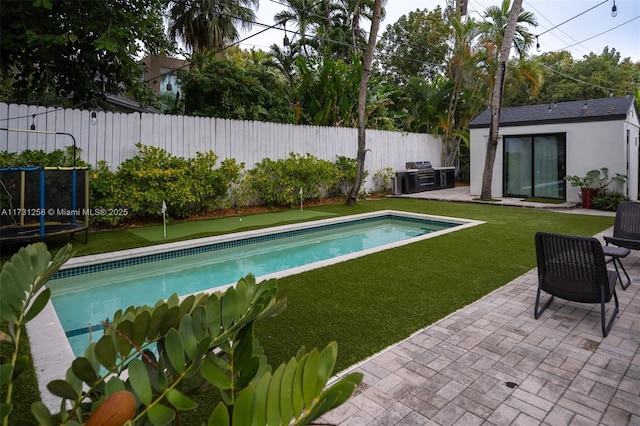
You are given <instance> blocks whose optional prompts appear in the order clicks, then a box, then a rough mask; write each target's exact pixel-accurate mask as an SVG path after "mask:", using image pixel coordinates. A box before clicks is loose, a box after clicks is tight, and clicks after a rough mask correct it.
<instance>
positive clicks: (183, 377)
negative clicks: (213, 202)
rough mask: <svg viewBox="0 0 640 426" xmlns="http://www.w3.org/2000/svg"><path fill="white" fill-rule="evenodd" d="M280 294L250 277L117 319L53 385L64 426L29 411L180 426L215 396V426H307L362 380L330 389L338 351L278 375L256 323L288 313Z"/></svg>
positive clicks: (309, 357) (302, 358) (67, 418)
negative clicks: (199, 398) (199, 397)
mask: <svg viewBox="0 0 640 426" xmlns="http://www.w3.org/2000/svg"><path fill="white" fill-rule="evenodd" d="M65 260H66V259H65ZM12 261H13V259H12ZM9 263H10V262H8V264H9ZM60 264H61V263H60ZM5 268H7V266H6V265H5ZM10 268H11V267H9V269H10ZM51 275H53V274H51ZM51 275H47V277H46V279H48V278H49V277H50V276H51ZM2 276H3V277H4V268H3V275H2ZM45 281H46V280H45ZM3 282H4V280H3ZM6 287H7V285H5V284H2V286H1V287H0V288H1V289H2V291H3V294H0V296H2V299H4V291H5V289H6ZM276 292H277V283H276V280H268V281H265V282H263V283H260V284H256V282H255V277H253V275H251V274H250V275H247V276H246V277H244V278H242V279H241V280H240V281H238V283H237V285H236V286H235V287H231V288H229V289H227V290H226V291H225V293H224V294H221V293H213V294H210V295H207V294H204V293H201V294H197V295H190V296H187V297H185V298H184V299H182V300H179V298H178V296H177V295H176V294H174V295H172V296H171V297H170V298H169V299H168V300H166V301H164V300H160V301H158V302H157V303H156V304H155V305H154V306H153V307H149V306H138V307H134V306H130V307H129V308H127V309H125V310H118V311H117V312H116V313H115V314H114V319H113V321H112V322H110V323H104V326H105V331H104V335H103V336H102V337H101V338H100V339H99V340H98V341H97V342H95V343H90V344H89V346H88V347H87V349H86V350H85V352H84V354H83V356H81V357H78V358H76V359H75V360H74V361H73V362H72V364H71V367H70V368H69V369H68V370H67V371H66V375H65V378H64V380H54V381H52V382H50V383H49V384H48V385H47V388H48V389H49V391H50V392H51V393H52V394H54V395H56V396H58V397H60V398H61V404H60V412H59V413H58V414H57V417H58V418H56V416H54V414H53V413H51V412H50V411H49V409H48V408H47V407H46V406H45V405H44V404H43V403H42V402H36V403H34V404H33V405H32V412H33V414H34V416H35V417H36V419H37V420H38V422H39V424H42V425H54V424H59V422H60V421H61V422H62V423H63V424H68V425H76V424H82V423H84V422H86V424H87V425H93V424H104V423H103V422H105V421H107V420H109V421H110V422H113V423H109V424H125V423H126V424H154V425H165V424H169V423H172V422H175V423H177V424H180V416H179V414H180V412H181V411H189V410H193V409H195V408H196V407H197V404H196V403H195V401H194V400H193V399H192V398H191V397H192V396H193V395H194V394H195V393H198V392H202V391H203V390H206V389H213V390H216V391H217V392H218V394H219V395H220V400H221V401H220V402H219V404H218V405H217V406H216V408H215V409H214V410H213V412H212V413H211V416H210V418H209V424H211V425H213V424H216V425H218V424H220V425H225V424H228V425H231V424H242V425H244V424H267V423H268V424H300V425H302V424H307V423H309V422H310V421H312V420H314V419H316V418H317V417H319V416H320V415H322V414H323V413H324V412H326V411H328V410H330V409H332V408H334V407H336V406H338V405H340V404H342V403H343V402H344V401H346V399H348V398H349V396H351V394H352V393H353V390H354V389H355V387H356V386H357V385H358V384H359V383H360V381H361V380H362V375H361V374H359V373H353V374H350V375H347V376H345V377H343V378H342V379H340V380H338V381H337V382H335V383H334V384H333V385H332V386H330V387H328V388H327V387H326V385H327V383H328V381H329V379H330V377H331V373H332V371H333V368H334V366H335V361H336V357H337V344H336V343H335V342H332V343H330V344H329V345H328V346H327V347H326V348H325V349H324V350H322V351H321V352H319V351H318V350H317V349H313V350H312V351H311V352H309V353H306V352H305V350H304V348H302V349H300V350H299V351H298V353H297V355H296V356H295V357H293V358H292V359H291V360H290V361H289V362H288V363H286V364H282V365H281V366H279V367H278V368H277V369H276V370H275V371H273V372H272V369H271V367H270V366H269V365H268V363H267V359H266V357H265V356H264V351H263V348H262V346H261V345H260V343H259V341H258V339H257V338H256V337H255V333H254V322H255V321H257V320H260V319H264V318H269V317H273V316H275V315H278V314H279V313H280V312H282V310H284V309H285V307H286V301H285V300H278V299H276ZM47 294H48V290H47ZM47 300H48V297H47ZM26 362H28V361H26ZM9 380H10V378H9ZM7 416H8V412H7ZM7 419H8V417H7Z"/></svg>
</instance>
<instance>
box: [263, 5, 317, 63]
mask: <svg viewBox="0 0 640 426" xmlns="http://www.w3.org/2000/svg"><path fill="white" fill-rule="evenodd" d="M316 3H317V2H316V1H314V0H285V1H283V2H282V4H283V5H284V6H287V7H288V9H287V10H283V11H282V12H278V13H276V14H275V16H274V17H273V19H274V20H275V21H276V22H279V23H281V24H282V25H283V26H286V24H289V23H292V24H293V25H295V27H296V28H297V33H298V34H299V35H300V45H301V47H302V50H303V51H304V54H305V56H309V53H310V52H309V50H308V47H309V46H311V47H314V46H315V43H313V42H310V40H309V36H311V37H312V39H313V34H314V33H315V26H316V22H317V16H316V13H315V9H314V6H316Z"/></svg>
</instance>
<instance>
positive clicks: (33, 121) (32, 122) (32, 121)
mask: <svg viewBox="0 0 640 426" xmlns="http://www.w3.org/2000/svg"><path fill="white" fill-rule="evenodd" d="M35 129H36V115H35V114H33V115H32V116H31V130H35Z"/></svg>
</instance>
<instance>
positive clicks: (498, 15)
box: [478, 0, 538, 58]
mask: <svg viewBox="0 0 640 426" xmlns="http://www.w3.org/2000/svg"><path fill="white" fill-rule="evenodd" d="M510 4H511V0H502V4H501V5H500V6H495V5H493V6H489V7H487V8H486V9H485V11H484V13H483V17H484V20H483V21H482V22H480V23H479V24H478V25H479V31H480V34H481V37H480V38H481V42H482V43H483V44H484V45H485V46H491V45H492V46H495V47H496V48H497V47H499V46H502V45H503V43H502V40H503V37H504V36H505V35H506V29H507V26H508V19H509V17H510V15H509V13H510V12H509V5H510ZM537 25H538V21H537V20H536V18H535V16H534V15H533V13H531V12H528V11H525V10H520V12H518V15H517V19H516V24H515V27H514V33H513V41H512V42H513V47H514V48H515V49H516V53H517V54H518V56H519V57H521V58H522V57H524V56H525V55H526V54H527V52H528V50H529V49H530V48H531V46H532V45H533V39H534V36H533V34H531V33H530V32H529V31H528V30H527V26H533V27H535V26H537ZM510 43H511V42H510ZM497 56H498V52H496V57H497Z"/></svg>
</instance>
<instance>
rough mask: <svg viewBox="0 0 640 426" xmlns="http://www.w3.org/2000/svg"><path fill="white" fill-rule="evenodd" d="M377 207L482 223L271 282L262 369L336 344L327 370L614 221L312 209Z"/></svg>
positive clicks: (500, 212) (539, 214) (203, 410)
mask: <svg viewBox="0 0 640 426" xmlns="http://www.w3.org/2000/svg"><path fill="white" fill-rule="evenodd" d="M381 209H394V210H403V211H410V212H418V213H427V214H434V215H441V216H452V217H460V218H468V219H476V220H483V221H486V223H485V224H483V225H480V226H476V227H473V228H469V229H464V230H460V231H457V232H453V233H450V234H446V235H442V236H439V237H436V238H432V239H428V240H424V241H420V242H416V243H412V244H408V245H405V246H402V247H398V248H394V249H390V250H386V251H383V252H379V253H374V254H371V255H368V256H365V257H361V258H357V259H354V260H350V261H347V262H342V263H340V264H337V265H332V266H328V267H325V268H322V269H317V270H313V271H308V272H304V273H301V274H298V275H293V276H289V277H285V278H281V279H279V288H280V291H279V297H282V298H287V299H288V307H287V309H286V310H285V311H284V312H283V313H282V314H281V315H280V316H278V317H276V318H273V319H269V320H265V321H261V322H259V323H257V324H256V332H257V337H258V338H259V339H260V342H261V343H262V344H263V345H264V346H265V354H266V355H267V357H268V360H269V363H270V365H272V366H273V367H276V366H277V365H279V364H280V363H282V362H285V361H288V360H289V358H290V357H292V356H294V355H295V353H296V352H297V350H298V349H299V348H300V347H301V346H303V345H305V346H306V347H307V349H308V350H310V349H311V348H313V347H319V348H324V347H325V346H326V345H327V343H329V342H330V341H332V340H336V341H337V342H338V347H339V348H338V360H337V364H336V370H335V372H336V373H337V372H339V371H341V370H343V369H345V368H347V367H349V366H350V365H353V364H354V363H356V362H358V361H361V360H363V359H364V358H366V357H368V356H370V355H372V354H374V353H376V352H378V351H380V350H382V349H384V348H385V347H387V346H389V345H391V344H393V343H395V342H398V341H400V340H402V339H404V338H406V337H408V336H409V335H411V334H412V333H413V332H415V331H417V330H419V329H421V328H424V327H426V326H427V325H429V324H432V323H433V322H435V321H437V320H439V319H441V318H443V317H445V316H446V315H448V314H450V313H452V312H454V311H456V310H458V309H460V308H462V307H463V306H465V305H468V304H470V303H472V302H473V301H475V300H477V299H479V298H480V297H482V296H484V295H486V294H488V293H489V292H491V291H493V290H495V289H496V288H498V287H500V286H502V285H504V284H506V283H508V282H510V281H512V280H513V279H515V278H516V277H518V276H520V275H522V274H523V273H525V272H527V271H529V270H530V269H532V268H534V267H535V262H536V260H535V247H534V234H535V232H536V231H548V232H558V233H565V234H577V235H594V234H596V233H598V232H600V231H602V230H604V229H606V228H608V227H610V226H612V225H613V221H614V218H613V217H609V216H590V215H577V214H563V213H555V212H551V211H546V210H538V209H527V208H516V207H506V206H498V205H488V204H467V203H452V202H442V201H426V200H410V199H395V198H390V199H381V200H374V201H360V202H358V203H357V204H356V205H355V206H346V205H343V204H339V205H326V206H321V207H315V208H313V209H312V210H316V211H322V212H328V213H335V214H336V215H348V214H357V213H364V212H368V211H374V210H381ZM136 238H137V240H136ZM140 240H142V241H140ZM137 243H141V244H140V245H149V242H148V241H146V240H144V239H142V238H140V237H136V236H135V235H133V234H132V233H130V232H127V231H114V232H100V233H95V234H91V235H90V238H89V244H87V245H86V246H83V245H82V244H75V246H76V247H77V248H78V249H79V252H82V253H83V254H89V253H91V252H92V251H93V250H96V251H99V252H102V251H109V250H110V249H116V248H118V249H120V248H130V247H131V246H135V245H134V244H137ZM244 272H245V273H250V272H251V271H244ZM531 303H532V306H533V300H532V301H531ZM61 368H65V369H66V368H67V366H61ZM31 397H32V398H33V396H31ZM198 401H199V403H200V404H201V405H200V408H199V409H198V410H197V411H196V412H192V413H182V420H183V424H200V422H201V421H205V422H206V420H204V419H207V418H208V414H209V413H210V412H211V411H212V410H213V408H214V407H213V406H212V405H211V403H212V401H213V399H212V398H211V397H210V396H202V397H200V398H198Z"/></svg>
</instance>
